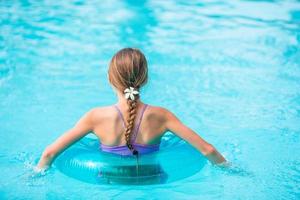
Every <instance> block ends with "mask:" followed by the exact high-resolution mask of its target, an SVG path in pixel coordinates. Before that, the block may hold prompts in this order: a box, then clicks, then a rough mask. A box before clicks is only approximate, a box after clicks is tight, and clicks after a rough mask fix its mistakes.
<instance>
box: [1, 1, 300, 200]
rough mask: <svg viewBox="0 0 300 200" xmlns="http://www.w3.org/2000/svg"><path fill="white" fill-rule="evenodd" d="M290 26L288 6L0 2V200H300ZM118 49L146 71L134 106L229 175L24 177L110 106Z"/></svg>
mask: <svg viewBox="0 0 300 200" xmlns="http://www.w3.org/2000/svg"><path fill="white" fill-rule="evenodd" d="M299 23H300V3H299V2H297V1H289V2H287V1H236V0H233V1H230V2H229V1H201V2H200V1H199V2H198V1H162V0H161V1H130V0H127V1H105V2H102V3H99V2H98V1H79V0H77V1H61V2H59V1H58V2H55V1H42V2H41V1H1V2H0V127H1V128H0V130H1V135H0V173H1V179H0V199H20V198H22V199H83V198H84V199H99V198H100V199H124V198H128V199H133V198H139V199H200V198H202V199H299V196H300V188H299V182H300V154H299V152H300V145H299V141H300V135H299V134H300V90H299V89H300V46H299V44H300V25H299ZM125 46H133V47H138V48H140V49H141V50H142V51H143V52H144V53H145V55H146V56H147V58H148V61H149V68H150V80H149V84H148V85H147V86H146V87H145V88H144V89H143V91H142V93H143V95H142V99H143V100H144V101H145V102H147V103H149V104H154V105H161V106H164V107H166V108H169V109H171V110H173V111H174V112H175V113H176V114H177V115H178V116H179V117H180V118H181V120H182V121H183V122H185V123H186V124H187V125H188V126H190V127H191V128H192V129H194V130H195V131H197V132H198V133H199V134H200V135H201V136H203V137H204V138H205V139H207V140H208V141H209V142H211V143H213V144H214V145H215V146H216V147H217V148H218V149H219V150H220V151H221V152H222V153H223V154H224V155H225V156H226V157H227V158H228V159H229V160H230V161H231V162H232V163H233V164H234V167H233V168H232V169H231V170H222V169H219V168H216V167H213V166H211V165H210V164H209V163H206V164H205V165H204V167H203V168H202V169H201V170H200V171H199V172H197V173H196V174H194V175H193V176H190V177H187V178H185V179H182V180H178V181H174V182H171V183H167V184H162V185H147V186H135V187H132V186H126V185H117V186H116V185H97V184H88V183H85V182H82V181H78V180H76V179H72V178H69V177H68V176H65V175H64V174H62V173H60V172H59V171H58V170H53V171H50V173H49V174H48V175H47V176H44V177H40V178H32V177H31V167H32V165H33V163H34V161H35V160H36V158H37V157H39V156H40V153H41V151H42V150H43V148H44V147H45V146H46V145H47V144H49V143H50V142H52V141H53V140H54V139H55V138H56V137H57V136H59V135H60V134H62V132H64V131H65V130H67V129H68V128H70V127H71V126H72V125H73V124H74V123H75V122H76V120H77V119H78V118H79V117H80V116H81V115H82V114H83V113H84V112H85V111H87V110H88V109H90V108H92V107H95V106H101V105H108V104H112V103H114V102H115V100H116V98H115V96H114V94H113V92H112V91H111V88H110V86H109V85H108V81H107V75H106V72H107V65H108V62H109V60H110V58H111V56H112V55H113V54H114V53H115V52H116V51H117V50H119V49H121V48H123V47H125ZM157 97H159V98H157ZM181 170H184V169H181ZM175 173H176V172H175Z"/></svg>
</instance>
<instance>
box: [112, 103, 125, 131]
mask: <svg viewBox="0 0 300 200" xmlns="http://www.w3.org/2000/svg"><path fill="white" fill-rule="evenodd" d="M114 107H115V108H116V110H117V111H118V115H119V118H121V120H122V122H123V123H122V124H123V127H124V128H126V125H125V120H124V117H123V115H122V113H121V110H120V109H119V108H118V106H117V105H114Z"/></svg>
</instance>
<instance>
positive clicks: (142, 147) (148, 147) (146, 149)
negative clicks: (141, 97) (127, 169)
mask: <svg viewBox="0 0 300 200" xmlns="http://www.w3.org/2000/svg"><path fill="white" fill-rule="evenodd" d="M147 106H148V105H147V104H145V105H144V107H143V109H142V111H141V113H140V117H139V121H138V123H137V126H135V127H133V134H132V137H131V144H132V146H133V147H134V149H136V150H137V151H138V152H139V154H140V155H141V154H147V153H152V152H154V151H158V150H159V145H160V144H138V143H136V142H135V140H136V138H137V134H138V132H139V128H140V125H141V121H142V118H143V114H144V112H145V110H146V108H147ZM114 107H115V108H116V110H117V111H118V115H119V118H121V120H122V121H123V127H124V128H125V127H126V126H125V120H124V117H123V115H122V113H121V111H120V109H119V108H118V106H117V105H114ZM100 146H101V149H102V151H104V152H109V153H115V154H119V155H123V156H129V155H133V154H132V152H131V151H130V150H129V149H128V147H127V146H126V145H121V146H108V145H105V144H101V145H100Z"/></svg>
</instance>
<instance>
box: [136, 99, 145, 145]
mask: <svg viewBox="0 0 300 200" xmlns="http://www.w3.org/2000/svg"><path fill="white" fill-rule="evenodd" d="M147 106H148V105H147V104H145V105H144V107H143V110H142V112H141V114H140V118H139V122H138V125H137V126H136V129H135V130H134V132H133V135H132V140H133V142H134V141H135V140H136V138H137V135H138V132H139V128H140V125H141V122H142V118H143V115H144V112H145V110H146V108H147Z"/></svg>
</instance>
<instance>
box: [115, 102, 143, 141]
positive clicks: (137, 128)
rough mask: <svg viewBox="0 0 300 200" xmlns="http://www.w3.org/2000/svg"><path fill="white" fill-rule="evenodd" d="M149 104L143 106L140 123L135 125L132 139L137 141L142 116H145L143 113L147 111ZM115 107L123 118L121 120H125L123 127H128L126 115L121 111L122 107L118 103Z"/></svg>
mask: <svg viewBox="0 0 300 200" xmlns="http://www.w3.org/2000/svg"><path fill="white" fill-rule="evenodd" d="M147 106H148V105H147V104H145V105H144V107H143V109H142V111H141V114H140V118H139V122H138V125H137V126H135V127H134V130H133V134H132V137H131V140H132V141H135V139H136V137H137V133H138V131H139V128H140V125H141V122H142V118H143V115H144V112H145V110H146V108H147ZM114 107H115V108H116V110H117V111H118V115H119V118H121V120H122V121H123V127H124V129H126V124H125V120H124V117H123V115H122V112H121V110H120V108H119V107H118V106H117V105H114Z"/></svg>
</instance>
